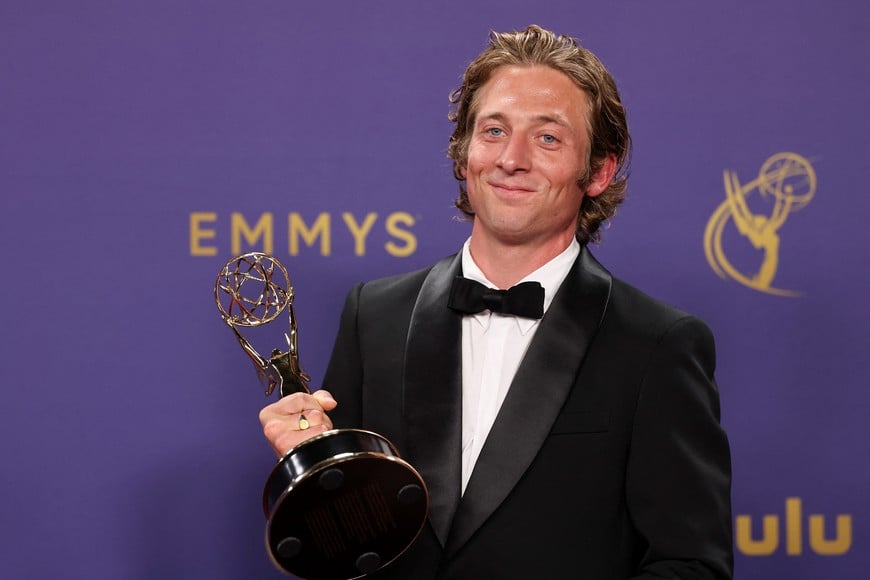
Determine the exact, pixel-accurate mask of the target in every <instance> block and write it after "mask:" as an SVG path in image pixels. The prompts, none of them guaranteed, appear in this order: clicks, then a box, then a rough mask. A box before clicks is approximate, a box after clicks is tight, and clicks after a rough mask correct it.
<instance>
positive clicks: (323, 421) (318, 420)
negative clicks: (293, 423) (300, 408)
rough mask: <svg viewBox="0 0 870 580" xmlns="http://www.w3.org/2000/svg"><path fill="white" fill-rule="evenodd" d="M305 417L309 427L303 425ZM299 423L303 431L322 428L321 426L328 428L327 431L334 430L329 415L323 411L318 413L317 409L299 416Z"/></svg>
mask: <svg viewBox="0 0 870 580" xmlns="http://www.w3.org/2000/svg"><path fill="white" fill-rule="evenodd" d="M303 417H304V418H305V421H306V422H307V424H308V427H304V426H303V425H302V418H303ZM299 423H300V425H299V428H300V429H301V430H305V429H310V428H313V427H320V426H321V425H324V426H326V428H327V429H332V420H331V419H330V418H329V415H327V414H326V413H324V412H323V411H318V410H317V409H313V410H311V411H305V412H304V413H303V414H301V415H300V416H299Z"/></svg>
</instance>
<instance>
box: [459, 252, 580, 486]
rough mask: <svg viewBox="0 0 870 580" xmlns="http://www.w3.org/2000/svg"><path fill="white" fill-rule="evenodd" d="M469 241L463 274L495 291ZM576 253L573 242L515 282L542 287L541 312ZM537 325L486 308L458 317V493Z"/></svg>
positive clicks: (547, 304)
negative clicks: (459, 319) (460, 467)
mask: <svg viewBox="0 0 870 580" xmlns="http://www.w3.org/2000/svg"><path fill="white" fill-rule="evenodd" d="M469 242H470V239H469V240H466V242H465V245H463V247H462V273H463V275H464V276H465V277H466V278H470V279H472V280H475V281H477V282H480V283H481V284H484V285H485V286H487V287H489V288H497V287H496V286H495V284H493V283H492V282H490V281H489V280H487V279H486V276H484V275H483V272H481V270H480V268H478V267H477V264H475V263H474V260H473V259H472V257H471V251H470V250H469ZM579 254H580V244H579V243H577V240H573V241H572V242H571V244H570V245H569V246H568V247H567V248H566V249H565V251H564V252H562V253H561V254H559V255H558V256H556V257H555V258H553V259H552V260H550V261H549V262H547V263H546V264H544V265H543V266H541V267H540V268H538V269H537V270H535V271H534V272H532V273H531V274H529V275H528V276H526V277H525V278H523V279H522V280H520V282H528V281H535V282H540V284H541V286H543V287H544V313H545V314H546V312H547V309H548V308H549V307H550V303H551V302H552V301H553V296H554V295H555V294H556V291H557V290H558V289H559V287H560V286H561V285H562V282H563V281H564V280H565V277H566V276H567V275H568V272H569V271H570V270H571V266H572V265H573V264H574V261H575V260H576V259H577V256H578V255H579ZM518 283H519V282H518ZM539 324H540V320H534V319H530V318H520V317H517V316H513V315H510V314H498V313H492V312H490V311H489V310H484V311H483V312H480V313H478V314H471V315H466V316H464V317H463V319H462V493H465V488H466V486H467V485H468V480H469V479H471V473H472V471H473V470H474V465H475V463H477V458H478V457H479V456H480V452H481V450H482V449H483V444H484V442H485V441H486V437H487V435H488V434H489V431H490V429H491V428H492V424H493V423H494V422H495V418H496V415H498V411H499V409H500V408H501V405H502V403H503V402H504V399H505V397H506V396H507V392H508V389H509V388H510V385H511V382H512V381H513V379H514V375H516V372H517V369H518V368H519V366H520V362H521V361H522V360H523V356H525V354H526V350H527V349H528V347H529V344H530V343H531V342H532V337H534V336H535V332H536V331H537V329H538V325H539Z"/></svg>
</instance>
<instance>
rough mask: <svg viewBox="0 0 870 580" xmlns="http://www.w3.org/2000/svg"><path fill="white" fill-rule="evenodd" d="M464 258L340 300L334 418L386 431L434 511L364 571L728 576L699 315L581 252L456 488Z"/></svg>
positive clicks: (715, 432) (722, 494)
mask: <svg viewBox="0 0 870 580" xmlns="http://www.w3.org/2000/svg"><path fill="white" fill-rule="evenodd" d="M460 263H461V260H460V258H459V255H457V256H453V257H451V258H447V259H445V260H442V261H441V262H439V263H437V264H436V265H434V266H433V267H431V268H428V269H425V270H420V271H417V272H413V273H410V274H405V275H402V276H396V277H392V278H386V279H382V280H376V281H374V282H370V283H367V284H361V285H359V286H357V287H356V288H354V289H353V290H352V291H351V293H350V295H349V296H348V299H347V303H346V305H345V309H344V312H343V314H342V318H341V326H340V330H339V333H338V338H337V340H336V344H335V348H334V351H333V354H332V359H331V361H330V364H329V368H328V371H327V374H326V377H325V380H324V387H325V388H327V389H329V390H330V391H331V392H332V393H333V394H334V396H335V398H336V400H337V401H338V403H339V405H338V407H337V408H336V409H335V410H334V411H333V412H332V413H331V416H332V418H333V421H334V423H335V425H336V426H337V427H362V428H365V429H369V430H372V431H375V432H378V433H381V434H382V435H384V436H386V437H387V438H388V439H390V440H391V441H392V442H393V443H394V444H395V445H396V447H397V448H398V450H399V452H400V453H401V454H402V456H403V457H404V458H405V459H407V460H408V461H409V462H410V463H411V464H412V465H414V466H415V467H416V468H417V469H418V471H420V473H421V475H422V476H423V478H424V480H425V481H426V483H427V485H428V487H429V492H430V513H429V521H428V522H427V525H426V526H425V527H424V529H423V532H422V533H421V535H420V537H419V538H418V540H417V541H416V542H415V543H414V545H413V546H412V547H411V548H410V549H409V550H408V551H407V552H406V553H405V554H404V555H403V556H401V557H400V558H399V559H397V560H396V561H395V562H394V563H393V564H391V565H390V566H388V567H386V568H384V569H383V570H382V571H381V572H380V573H378V574H376V575H375V577H377V578H396V579H402V580H418V579H422V580H425V579H435V578H438V579H475V578H488V579H503V578H508V579H511V578H529V579H532V578H534V579H541V578H547V579H549V578H553V579H560V578H582V579H590V580H604V579H624V578H631V577H638V578H683V579H688V578H699V579H700V578H717V579H718V578H730V577H731V574H732V572H731V570H732V548H731V510H730V455H729V450H728V442H727V439H726V436H725V433H724V432H723V430H722V428H721V427H720V425H719V401H718V394H717V391H716V387H715V384H714V382H713V369H714V366H715V354H714V348H713V340H712V336H711V334H710V332H709V330H708V329H707V327H706V326H705V325H704V324H703V323H701V322H700V321H698V320H697V319H695V318H692V317H691V316H688V315H686V314H684V313H682V312H679V311H677V310H675V309H673V308H670V307H668V306H665V305H663V304H661V303H658V302H656V301H654V300H652V299H651V298H649V297H647V296H646V295H644V294H642V293H641V292H639V291H638V290H636V289H634V288H632V287H630V286H628V285H627V284H625V283H623V282H621V281H619V280H616V279H614V278H612V277H611V275H610V274H609V273H608V272H607V271H606V270H605V269H604V268H602V267H601V265H600V264H598V262H596V261H595V259H594V258H593V257H592V256H591V254H590V253H589V252H588V250H586V249H585V248H584V250H583V251H582V253H581V255H580V257H579V258H578V259H577V262H576V263H575V265H574V267H573V268H572V270H571V272H570V274H569V275H568V277H567V278H566V280H565V281H564V283H563V284H562V286H561V288H560V290H559V291H558V293H557V294H556V296H555V298H554V300H553V302H552V304H551V306H550V308H549V309H548V311H547V313H546V315H545V316H544V318H543V319H542V320H541V323H540V326H539V328H538V330H537V333H536V334H535V337H534V339H533V341H532V343H531V345H530V347H529V350H528V352H527V354H526V356H525V358H524V359H523V361H522V363H521V365H520V367H519V370H518V371H517V374H516V377H515V379H514V381H513V383H512V384H511V387H510V390H509V392H508V394H507V397H506V399H505V401H504V404H503V406H502V408H501V410H500V411H499V414H498V417H497V418H496V421H495V424H494V425H493V427H492V430H491V431H490V434H489V437H488V438H487V440H486V443H485V446H484V448H483V450H482V452H481V454H480V457H479V459H478V461H477V464H476V465H475V468H474V472H473V473H472V476H471V479H470V481H469V483H468V486H467V489H466V491H465V494H464V495H460V486H461V483H460V472H461V458H462V449H461V436H462V433H461V432H462V418H461V417H462V412H461V401H462V396H461V388H462V385H461V372H462V371H461V324H460V320H461V315H459V314H457V313H454V312H452V311H451V310H449V309H448V308H447V297H448V292H449V289H450V284H451V281H452V279H453V278H454V277H455V276H457V275H460V274H461V266H460Z"/></svg>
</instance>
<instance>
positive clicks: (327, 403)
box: [311, 389, 338, 411]
mask: <svg viewBox="0 0 870 580" xmlns="http://www.w3.org/2000/svg"><path fill="white" fill-rule="evenodd" d="M311 396H312V397H314V398H315V399H317V401H318V402H319V403H320V406H321V407H323V410H325V411H332V410H333V409H335V407H337V406H338V402H337V401H336V400H335V399H333V398H332V393H330V392H329V391H327V390H324V389H320V390H319V391H314V393H312V395H311Z"/></svg>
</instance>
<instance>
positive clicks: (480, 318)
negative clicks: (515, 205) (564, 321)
mask: <svg viewBox="0 0 870 580" xmlns="http://www.w3.org/2000/svg"><path fill="white" fill-rule="evenodd" d="M470 243H471V238H468V239H467V240H465V243H464V244H463V245H462V275H463V276H465V277H466V278H469V279H471V280H475V281H476V282H480V283H481V284H483V285H484V286H487V287H488V288H497V286H496V285H495V284H493V283H492V282H490V281H489V280H487V279H486V276H485V275H484V274H483V272H482V271H481V269H480V268H479V267H478V266H477V264H476V263H475V262H474V258H472V257H471V250H470V249H469V245H470ZM579 255H580V244H579V242H577V239H576V238H572V239H571V243H570V244H568V247H567V248H565V250H564V251H562V253H561V254H559V255H558V256H556V257H555V258H553V259H552V260H550V261H549V262H547V263H546V264H544V265H543V266H541V267H540V268H538V269H537V270H535V271H534V272H532V273H530V274H529V275H528V276H526V277H525V278H523V279H522V280H520V281H519V282H517V284H519V283H520V282H531V281H534V282H539V283H540V284H541V286H543V287H544V314H546V313H547V309H548V308H550V304H551V303H552V302H553V297H554V296H555V295H556V292H557V291H558V290H559V287H560V286H562V282H564V281H565V278H567V277H568V272H570V271H571V266H572V265H573V264H574V262H575V261H576V260H577V256H579ZM491 314H492V313H490V312H489V311H488V310H484V311H483V312H480V313H478V314H475V315H474V316H473V318H474V319H475V320H476V321H477V322H478V323H480V324H482V325H483V326H484V327H485V328H487V327H489V320H490V316H491ZM498 316H502V315H498ZM513 318H514V319H515V320H516V321H517V324H518V325H519V328H520V332H521V333H522V334H525V333H526V332H528V331H529V330H530V329H531V328H533V327H534V326H535V325H536V324H537V323H538V322H539V321H538V320H534V319H531V318H520V317H516V316H515V317H513Z"/></svg>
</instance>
